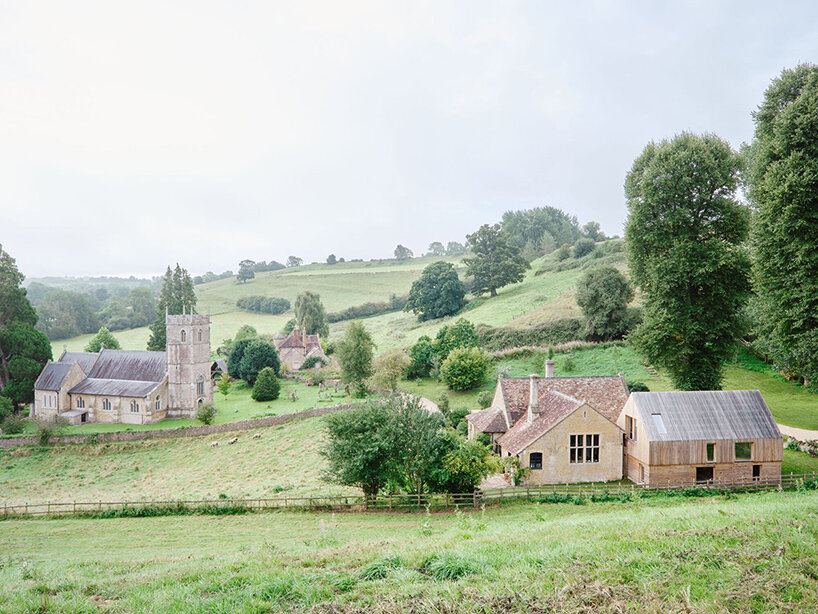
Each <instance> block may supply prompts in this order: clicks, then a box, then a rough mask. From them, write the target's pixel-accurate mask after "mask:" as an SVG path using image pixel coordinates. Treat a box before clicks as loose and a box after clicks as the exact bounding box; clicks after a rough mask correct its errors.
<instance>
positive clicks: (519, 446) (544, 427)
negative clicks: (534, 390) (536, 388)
mask: <svg viewBox="0 0 818 614" xmlns="http://www.w3.org/2000/svg"><path fill="white" fill-rule="evenodd" d="M539 399H540V415H539V417H538V418H536V419H535V420H534V421H533V422H529V421H528V417H527V416H526V417H523V418H521V419H520V420H518V421H517V423H516V424H515V425H514V426H512V427H511V428H510V429H509V430H508V432H507V433H506V434H505V435H503V436H502V437H500V439H499V440H498V443H499V444H500V445H501V446H502V447H503V451H504V452H510V453H511V454H517V453H518V452H520V450H523V449H524V448H526V447H528V446H530V445H531V444H532V443H534V442H535V441H536V440H537V439H539V438H540V437H542V436H543V435H544V434H545V433H547V432H548V431H550V430H551V429H552V428H553V427H554V426H556V424H557V423H558V422H559V421H560V420H562V419H563V418H565V417H566V416H568V415H570V414H571V413H572V412H573V411H574V410H576V409H577V408H578V407H581V406H583V405H585V402H583V401H580V400H579V399H574V398H572V397H569V396H568V395H565V394H562V393H560V392H552V391H547V392H546V393H545V394H540V395H539Z"/></svg>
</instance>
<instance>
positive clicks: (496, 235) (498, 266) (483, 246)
mask: <svg viewBox="0 0 818 614" xmlns="http://www.w3.org/2000/svg"><path fill="white" fill-rule="evenodd" d="M466 242H467V245H468V246H469V248H470V249H471V251H472V253H473V254H474V257H472V258H464V259H463V262H465V263H466V274H467V275H472V276H473V277H474V284H473V285H472V293H474V294H475V295H477V296H480V295H481V294H486V293H487V292H488V293H489V295H490V296H497V288H502V287H503V286H506V285H508V284H513V283H516V282H518V281H522V280H523V277H524V276H525V270H526V269H527V268H528V262H526V260H525V258H523V256H522V254H521V253H520V248H519V247H517V246H516V245H513V244H512V243H511V241H510V239H509V235H508V233H506V232H504V231H503V230H502V228H501V227H500V224H495V225H494V226H489V225H488V224H483V225H482V226H481V227H480V229H479V230H477V232H475V233H473V234H470V235H466Z"/></svg>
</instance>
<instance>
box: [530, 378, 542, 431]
mask: <svg viewBox="0 0 818 614" xmlns="http://www.w3.org/2000/svg"><path fill="white" fill-rule="evenodd" d="M528 380H529V386H528V389H529V396H528V421H529V422H534V420H536V419H537V418H538V417H539V416H540V376H539V375H538V374H536V373H534V374H532V375H529V376H528Z"/></svg>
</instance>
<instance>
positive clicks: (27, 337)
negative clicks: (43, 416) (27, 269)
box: [0, 245, 51, 405]
mask: <svg viewBox="0 0 818 614" xmlns="http://www.w3.org/2000/svg"><path fill="white" fill-rule="evenodd" d="M23 279H24V278H23V275H22V273H20V271H19V269H18V268H17V263H16V262H15V260H14V258H12V257H11V256H10V255H9V253H8V252H6V251H4V250H3V246H2V245H0V395H2V396H4V397H6V398H8V399H10V400H11V401H12V403H14V404H15V405H20V404H23V403H29V402H31V401H32V400H34V382H35V380H36V379H37V377H38V376H39V374H40V371H42V369H43V367H44V366H45V364H46V363H47V362H48V361H49V360H50V359H51V344H50V343H49V342H48V338H47V337H46V336H45V335H44V334H43V333H41V332H40V331H38V330H37V329H36V328H35V325H36V324H37V314H36V312H35V311H34V308H33V307H32V306H31V303H29V302H28V299H27V298H26V291H25V288H23V287H22V283H23Z"/></svg>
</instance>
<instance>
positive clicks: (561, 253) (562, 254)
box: [557, 243, 571, 262]
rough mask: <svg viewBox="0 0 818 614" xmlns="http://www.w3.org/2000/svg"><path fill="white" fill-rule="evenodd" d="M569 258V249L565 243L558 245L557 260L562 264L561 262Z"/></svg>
mask: <svg viewBox="0 0 818 614" xmlns="http://www.w3.org/2000/svg"><path fill="white" fill-rule="evenodd" d="M570 257H571V248H570V247H568V244H567V243H563V244H562V245H560V248H559V249H558V250H557V260H559V261H560V262H562V261H563V260H568V259H569V258H570Z"/></svg>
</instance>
